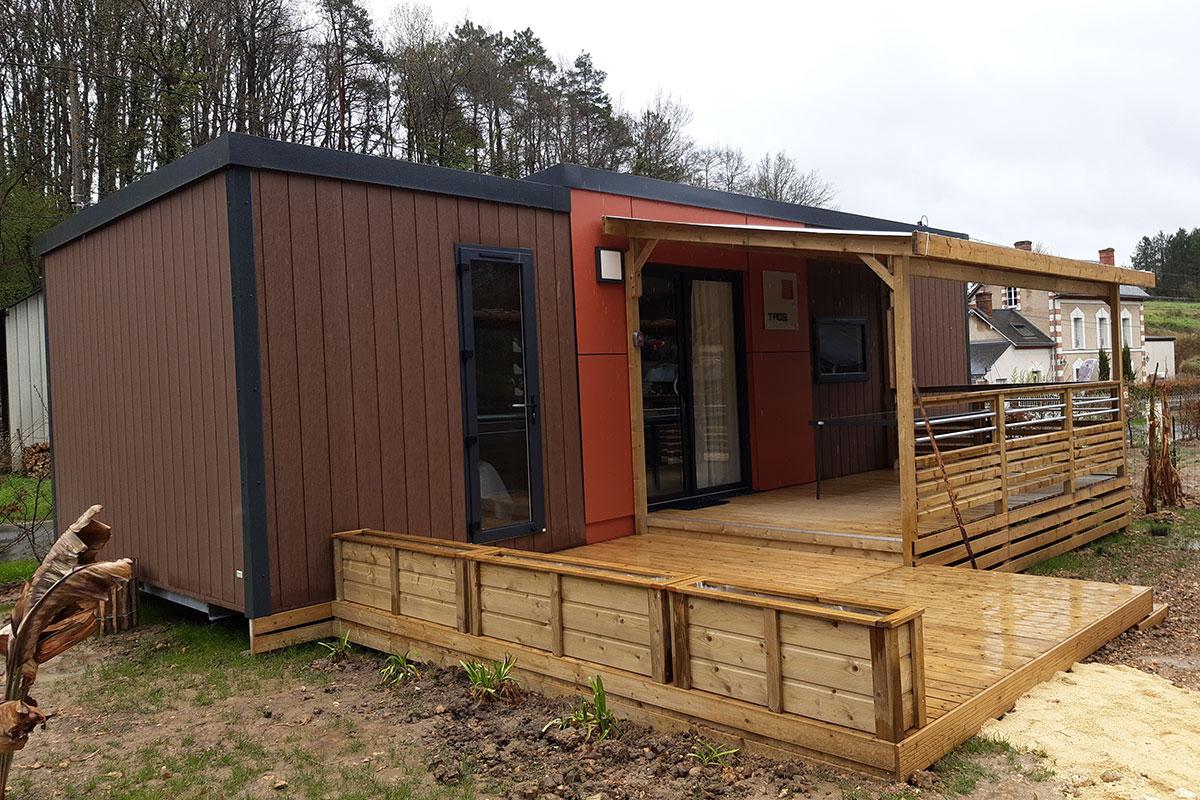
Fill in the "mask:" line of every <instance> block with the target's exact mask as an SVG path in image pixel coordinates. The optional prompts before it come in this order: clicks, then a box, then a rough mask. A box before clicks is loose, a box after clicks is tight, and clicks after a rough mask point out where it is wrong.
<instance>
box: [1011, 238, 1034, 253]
mask: <svg viewBox="0 0 1200 800" xmlns="http://www.w3.org/2000/svg"><path fill="white" fill-rule="evenodd" d="M1013 247H1015V248H1017V249H1018V250H1024V251H1025V252H1027V253H1031V252H1033V242H1031V241H1030V240H1028V239H1022V240H1021V241H1019V242H1013Z"/></svg>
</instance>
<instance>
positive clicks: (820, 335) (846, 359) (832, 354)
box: [813, 317, 867, 383]
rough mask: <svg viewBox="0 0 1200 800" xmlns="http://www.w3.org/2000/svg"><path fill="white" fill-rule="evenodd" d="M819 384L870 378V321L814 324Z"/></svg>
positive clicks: (838, 320)
mask: <svg viewBox="0 0 1200 800" xmlns="http://www.w3.org/2000/svg"><path fill="white" fill-rule="evenodd" d="M813 339H814V342H813V358H814V361H815V362H816V380H817V383H837V382H846V381H865V380H866V379H867V321H866V319H865V318H863V317H843V318H836V319H833V318H830V319H818V320H816V322H815V323H814V325H813Z"/></svg>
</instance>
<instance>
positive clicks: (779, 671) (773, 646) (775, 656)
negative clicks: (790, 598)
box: [762, 608, 783, 713]
mask: <svg viewBox="0 0 1200 800" xmlns="http://www.w3.org/2000/svg"><path fill="white" fill-rule="evenodd" d="M762 613H763V650H764V652H763V655H764V656H765V657H766V661H767V664H766V674H767V708H769V709H771V710H772V711H774V712H776V713H779V712H781V711H783V650H782V646H781V645H780V642H779V609H777V608H764V609H763V610H762Z"/></svg>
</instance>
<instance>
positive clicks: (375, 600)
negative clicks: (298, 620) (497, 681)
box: [333, 530, 496, 631]
mask: <svg viewBox="0 0 1200 800" xmlns="http://www.w3.org/2000/svg"><path fill="white" fill-rule="evenodd" d="M333 549H334V558H333V563H334V571H335V575H334V583H335V585H336V588H337V599H338V600H346V601H348V602H351V603H358V604H359V605H364V606H367V607H369V608H374V609H378V610H380V611H388V612H390V613H392V614H395V615H397V616H401V617H412V618H413V619H418V620H422V621H423V622H432V623H433V624H435V625H445V626H447V627H451V628H457V629H458V630H460V631H466V630H467V624H468V619H469V615H468V609H467V605H466V602H467V591H466V575H467V562H466V561H465V558H466V556H468V555H469V554H472V553H479V552H489V551H494V550H495V549H496V548H489V547H483V546H480V545H473V544H466V543H463V542H450V541H446V540H444V539H429V538H425V537H421V536H411V535H408V534H402V533H388V532H383V531H373V530H357V531H346V532H344V533H336V534H334V536H333Z"/></svg>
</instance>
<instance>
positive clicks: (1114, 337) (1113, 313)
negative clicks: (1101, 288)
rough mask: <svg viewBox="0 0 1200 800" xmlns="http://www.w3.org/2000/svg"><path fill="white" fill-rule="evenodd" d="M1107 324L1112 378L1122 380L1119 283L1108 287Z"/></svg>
mask: <svg viewBox="0 0 1200 800" xmlns="http://www.w3.org/2000/svg"><path fill="white" fill-rule="evenodd" d="M1108 324H1109V326H1110V327H1111V328H1112V332H1111V333H1110V334H1109V336H1108V338H1109V344H1110V345H1111V349H1112V359H1111V362H1112V379H1113V380H1114V381H1116V382H1117V383H1121V382H1122V381H1123V380H1124V375H1123V374H1122V373H1124V371H1125V365H1124V363H1123V359H1122V358H1121V352H1122V350H1124V344H1125V343H1124V342H1123V341H1121V284H1119V283H1114V284H1111V285H1109V287H1108Z"/></svg>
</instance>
